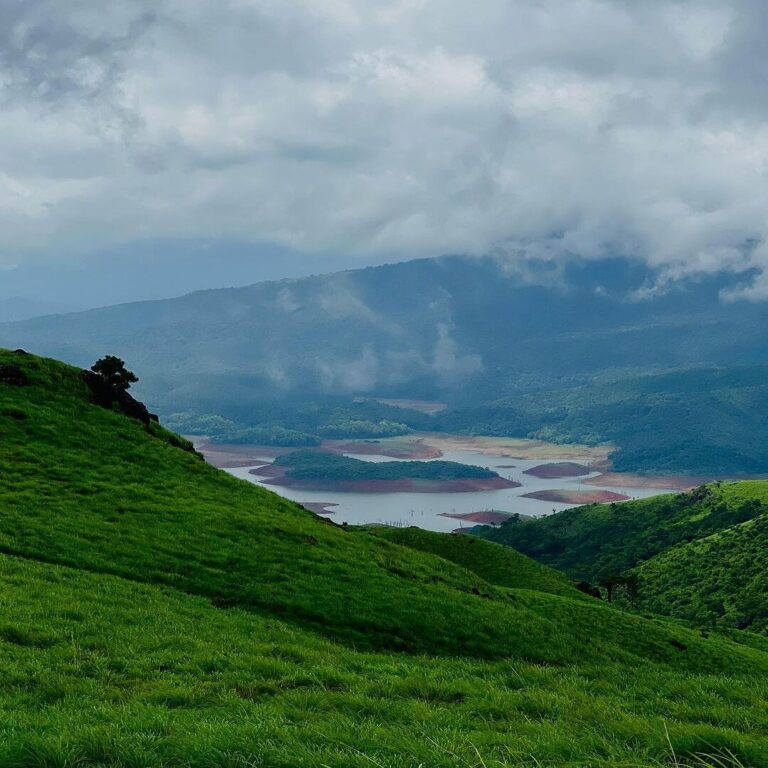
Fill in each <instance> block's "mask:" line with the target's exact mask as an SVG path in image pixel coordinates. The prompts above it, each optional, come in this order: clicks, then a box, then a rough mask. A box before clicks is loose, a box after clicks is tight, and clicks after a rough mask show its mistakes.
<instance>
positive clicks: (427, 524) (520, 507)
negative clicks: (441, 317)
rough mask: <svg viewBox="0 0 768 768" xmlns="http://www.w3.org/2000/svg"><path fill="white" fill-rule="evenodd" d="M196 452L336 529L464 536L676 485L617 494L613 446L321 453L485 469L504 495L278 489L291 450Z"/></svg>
mask: <svg viewBox="0 0 768 768" xmlns="http://www.w3.org/2000/svg"><path fill="white" fill-rule="evenodd" d="M194 443H195V445H196V447H197V448H198V450H200V451H201V452H202V453H203V455H204V456H205V457H206V459H207V460H208V461H210V462H211V463H213V464H214V465H216V466H220V467H222V468H225V469H226V470H227V471H228V472H230V474H233V475H234V476H235V477H239V478H241V479H244V480H248V481H249V482H253V483H256V484H259V485H262V486H265V487H269V488H271V489H272V490H275V491H276V492H278V493H280V494H281V495H283V496H285V497H286V498H289V499H291V500H293V501H297V502H299V503H300V504H303V505H304V506H306V507H307V508H308V509H311V510H312V511H315V512H319V513H320V514H324V515H328V516H329V519H331V520H333V522H335V523H338V524H341V523H347V524H350V525H358V524H387V525H394V526H408V525H416V526H419V527H421V528H425V529H428V530H433V531H453V530H468V529H470V528H472V527H473V526H474V525H476V524H481V523H483V522H485V523H489V522H492V523H493V524H499V523H500V522H502V521H503V520H505V519H509V518H510V517H512V516H514V515H520V516H522V517H523V518H526V517H540V516H542V515H551V514H552V512H553V510H554V511H561V510H564V509H568V508H569V507H572V506H574V505H576V504H588V503H594V502H601V501H616V500H618V499H619V498H621V499H631V498H646V497H649V496H653V495H656V494H659V493H664V492H668V490H669V487H670V481H667V483H666V484H665V486H664V487H654V484H653V483H650V484H648V485H646V484H644V479H643V478H628V482H626V483H623V484H619V485H617V484H616V483H615V482H614V478H613V475H612V474H611V473H610V471H609V472H607V473H606V472H605V471H604V470H608V469H609V462H608V460H607V455H608V452H609V451H610V446H602V447H589V446H579V445H565V446H563V445H555V444H552V443H546V442H544V441H541V440H523V439H511V438H468V437H464V436H461V435H445V434H434V433H415V434H411V435H407V436H403V437H394V438H384V439H381V440H364V441H362V440H360V441H326V442H324V443H323V445H322V449H323V450H324V451H328V452H330V453H331V454H337V455H344V456H349V457H352V458H357V459H361V460H365V461H368V462H373V463H384V462H390V461H392V460H393V459H394V460H399V461H403V462H410V461H421V462H432V461H435V460H438V459H440V460H444V461H450V462H457V463H460V464H463V465H474V466H480V467H484V468H488V469H489V470H491V471H492V472H495V473H496V474H497V475H499V477H500V478H501V479H503V480H505V481H506V484H505V486H502V487H492V486H493V485H494V484H495V483H496V482H497V481H493V480H491V481H479V482H488V483H490V487H473V484H476V483H477V482H478V481H472V482H468V481H464V483H462V484H454V485H449V484H447V483H446V482H443V483H442V484H438V485H437V486H434V485H433V486H432V487H430V486H429V485H427V484H425V483H424V481H420V482H422V485H421V487H420V488H419V489H418V490H416V489H414V488H413V487H410V488H408V487H403V486H402V484H401V485H399V486H398V485H393V484H392V483H390V484H389V485H388V486H387V485H386V484H381V483H376V482H372V481H368V482H367V483H363V484H362V485H361V484H357V485H355V486H351V485H349V484H347V485H346V486H345V485H344V484H343V483H339V482H332V481H330V480H326V482H319V481H317V480H316V481H314V483H310V485H311V486H312V487H309V486H307V485H306V484H305V483H290V482H288V483H286V482H284V481H282V482H281V481H278V482H273V481H272V478H273V477H274V475H275V473H277V474H278V475H284V472H282V471H281V470H280V469H279V468H273V467H272V466H271V464H272V462H273V461H274V460H275V458H276V457H277V456H279V455H289V454H287V453H286V450H289V449H279V448H275V447H273V446H262V447H259V446H238V445H222V444H211V443H210V442H208V441H207V440H206V439H205V438H203V437H199V436H198V437H195V438H194ZM574 464H578V465H579V466H581V467H584V468H585V469H586V472H585V474H578V475H576V476H574V475H573V471H574V470H573V467H574ZM558 467H562V469H561V470H558ZM580 471H581V470H580ZM538 475H543V476H538ZM558 475H560V476H558ZM562 475H565V476H562ZM587 483H588V484H587ZM698 484H699V480H698V478H692V477H678V478H676V479H675V481H674V483H673V484H672V486H671V487H672V488H673V489H677V490H684V489H687V488H692V487H694V486H696V485H698Z"/></svg>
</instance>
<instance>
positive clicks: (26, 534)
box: [0, 351, 768, 768]
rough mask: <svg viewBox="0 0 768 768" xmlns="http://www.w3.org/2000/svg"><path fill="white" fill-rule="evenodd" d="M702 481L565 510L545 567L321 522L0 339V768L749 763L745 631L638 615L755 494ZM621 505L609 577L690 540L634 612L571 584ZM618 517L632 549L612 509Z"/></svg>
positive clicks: (746, 518)
mask: <svg viewBox="0 0 768 768" xmlns="http://www.w3.org/2000/svg"><path fill="white" fill-rule="evenodd" d="M139 373H140V371H139ZM712 493H713V500H711V501H710V500H708V499H698V498H697V499H696V500H695V501H693V502H688V503H687V505H686V504H683V502H682V501H681V500H679V498H678V497H668V498H667V500H666V502H664V501H663V500H660V501H658V502H654V503H658V504H662V503H667V504H673V505H674V507H675V509H677V508H678V507H679V514H678V516H677V517H676V518H675V519H674V520H673V521H670V522H669V524H668V525H665V524H664V516H663V515H662V513H661V512H660V511H654V510H655V508H653V507H651V508H647V507H645V506H644V505H635V506H634V507H630V506H629V505H617V507H618V511H617V510H612V509H611V508H610V507H599V508H592V509H591V513H592V515H594V516H596V518H595V519H594V520H591V519H590V518H589V517H580V518H578V525H577V524H576V523H574V525H575V526H576V529H574V535H575V532H576V530H577V529H578V530H580V531H581V532H582V533H581V534H579V537H577V538H576V540H577V541H583V542H584V543H583V544H582V546H581V548H580V549H578V550H577V552H576V554H575V555H574V556H573V557H574V565H573V566H571V565H569V564H568V562H567V560H566V559H567V557H568V555H567V554H566V552H565V550H564V549H561V550H560V554H559V555H558V557H559V558H560V562H561V564H562V567H564V568H567V569H568V570H569V571H572V572H571V573H569V574H565V573H562V572H560V571H558V570H556V569H553V568H552V567H550V566H549V565H547V564H545V563H540V562H535V561H533V560H531V559H530V558H529V557H527V556H526V555H524V554H521V553H519V552H517V551H515V550H514V549H512V548H510V547H504V546H500V545H499V544H496V543H493V542H489V541H484V540H482V539H479V538H474V537H471V536H451V535H443V534H435V533H427V532H421V531H412V530H392V529H383V528H378V529H372V530H370V529H353V528H349V527H347V528H345V527H339V526H336V525H333V524H332V523H329V522H327V521H323V520H321V519H319V518H317V517H316V516H315V515H313V514H311V513H310V512H307V511H306V510H303V509H302V508H301V507H300V506H298V505H296V504H294V503H292V502H290V501H287V500H285V499H282V498H280V497H279V496H277V495H276V494H273V493H271V492H270V491H269V490H267V489H264V488H260V487H258V486H255V485H253V484H251V483H247V482H243V481H241V480H237V479H235V478H233V477H231V476H229V475H227V474H226V473H224V472H221V471H219V470H216V469H215V468H213V467H212V466H210V465H207V464H206V463H204V462H203V461H202V460H201V459H200V457H199V455H197V454H196V453H195V452H194V450H193V449H192V447H191V446H190V445H189V444H188V443H187V442H185V441H184V440H182V439H181V438H179V437H178V436H176V435H174V434H173V433H170V432H168V431H166V430H165V429H164V428H163V427H162V426H160V424H159V423H158V422H156V421H155V420H154V419H153V418H152V417H151V416H150V415H149V414H147V413H146V410H142V409H141V408H139V407H138V405H137V404H136V403H135V401H133V400H132V399H131V398H130V396H129V395H127V393H125V392H122V391H118V390H117V389H115V388H114V387H113V386H112V385H111V384H110V383H109V381H106V380H105V379H104V378H103V376H101V375H100V374H98V373H96V374H93V375H91V374H86V373H84V372H83V371H81V370H79V369H77V368H72V367H69V366H65V365H62V364H60V363H57V362H55V361H52V360H46V359H42V358H38V357H33V356H31V355H25V354H20V353H13V352H6V351H0V541H1V542H2V548H1V551H2V554H0V589H1V590H2V592H1V594H2V612H1V614H0V650H2V668H1V670H0V674H1V677H0V711H1V712H2V717H0V764H2V765H8V766H29V767H30V768H31V767H32V766H62V767H63V766H82V767H83V768H91V767H93V768H95V767H96V766H99V767H106V766H135V767H137V768H138V767H139V766H147V767H148V766H179V767H180V768H202V767H203V766H270V768H272V767H277V768H303V767H306V768H310V767H311V768H316V767H317V766H331V767H332V768H363V767H365V768H370V766H372V765H375V766H380V767H382V768H404V767H405V766H418V765H422V766H430V768H431V767H433V766H434V767H435V768H447V767H451V768H453V767H456V768H459V766H461V768H467V767H468V766H471V767H472V768H482V766H530V765H541V766H552V765H568V766H585V767H586V766H627V767H628V766H644V767H645V766H668V765H679V766H694V765H695V766H712V767H714V766H718V768H722V766H732V767H733V766H752V767H755V768H760V767H761V766H768V712H766V708H765V700H766V698H768V638H766V637H765V634H764V632H763V623H761V622H760V621H754V622H752V624H750V626H749V629H748V630H743V629H742V630H739V629H736V628H734V627H735V626H736V624H735V623H731V622H728V623H721V622H720V621H713V622H711V625H710V624H707V625H706V626H703V625H701V624H699V623H694V622H690V621H681V620H678V619H674V618H669V617H668V615H664V616H659V615H657V614H656V613H655V608H656V606H659V605H662V604H664V603H667V606H669V604H670V601H671V598H672V595H673V594H674V595H677V596H678V597H679V596H680V595H682V594H683V592H684V591H687V592H688V593H689V594H692V595H693V594H698V593H701V594H704V593H706V592H707V591H708V586H709V584H708V580H710V581H711V580H712V579H714V575H710V574H709V573H707V568H706V566H707V564H708V563H712V562H713V556H714V554H716V553H718V552H720V553H724V556H723V558H722V565H721V568H722V575H725V574H726V573H728V572H730V571H729V569H735V568H742V567H743V566H744V565H745V564H747V565H749V558H750V557H753V556H755V555H756V552H755V551H754V550H753V548H752V547H753V545H752V543H751V542H753V541H758V542H759V541H760V539H759V535H762V534H761V533H760V531H761V529H762V527H764V526H763V519H764V512H763V511H762V501H761V500H760V499H761V496H764V495H765V493H766V484H750V483H745V484H738V485H733V486H728V487H726V486H723V487H722V489H718V490H712ZM753 505H761V506H760V511H758V510H757V508H756V507H754V506H753ZM630 508H631V509H633V511H634V515H633V516H628V517H627V524H628V526H629V527H628V528H627V530H629V531H630V533H631V535H630V536H628V537H627V536H624V538H625V539H626V541H627V544H626V545H625V546H626V547H629V548H630V551H624V553H623V556H621V557H618V558H617V559H616V560H615V565H616V567H618V566H621V567H632V564H633V563H634V562H635V560H636V558H637V557H638V556H642V557H645V556H647V555H648V554H649V551H648V547H651V549H658V548H659V547H660V546H667V545H669V546H668V548H667V549H666V550H664V552H663V553H660V556H661V557H670V556H672V555H673V553H677V552H678V548H686V547H692V548H694V551H693V554H692V555H690V557H692V558H694V559H693V560H692V561H690V563H689V564H688V565H687V566H686V567H685V568H683V569H682V570H680V571H679V576H678V578H679V580H680V581H679V582H678V583H676V584H674V585H673V584H672V583H671V582H669V581H668V578H669V577H665V578H664V579H662V578H661V577H658V578H657V577H656V575H655V574H653V576H654V583H657V584H659V590H657V591H656V592H655V593H654V594H655V595H657V599H656V602H654V603H651V602H647V603H644V607H643V609H642V611H643V612H642V613H638V612H635V610H634V609H633V608H632V606H631V605H630V604H626V605H623V604H621V603H620V601H618V600H617V599H614V601H613V602H612V603H609V602H608V601H607V600H605V599H602V600H601V599H597V598H596V597H592V596H590V595H589V594H587V593H586V591H584V590H586V589H587V587H585V586H584V585H581V589H577V588H575V586H574V582H573V574H574V573H575V572H576V570H578V571H579V573H583V574H587V573H591V570H590V569H592V568H597V569H600V571H601V572H602V570H603V569H607V570H608V571H612V570H613V569H614V564H613V563H610V564H609V563H608V561H607V560H606V559H605V558H603V557H601V551H600V549H599V547H597V548H596V549H595V550H593V551H590V550H589V545H588V544H587V543H586V536H587V533H588V531H589V530H590V528H591V529H592V531H593V533H592V535H591V539H592V540H593V546H595V544H594V542H595V541H597V540H598V539H600V538H601V537H603V536H604V535H605V537H606V544H609V543H611V542H612V543H613V546H614V547H619V541H620V539H621V538H622V537H621V536H620V535H619V532H618V528H615V527H614V528H612V527H611V526H612V525H614V523H612V522H611V520H616V519H618V518H616V515H617V514H620V511H621V510H624V509H627V510H629V509H630ZM683 508H684V509H683ZM595 510H597V511H595ZM598 512H599V514H598ZM646 513H647V517H646V521H647V524H648V527H649V529H650V527H651V526H653V525H656V524H657V523H661V524H662V527H660V528H659V530H660V531H662V532H663V536H664V541H663V542H661V543H660V544H659V543H657V542H655V541H654V540H653V537H652V536H649V534H647V533H645V532H643V531H644V529H643V528H642V526H636V527H632V526H633V525H634V524H633V523H632V522H631V521H632V519H633V517H635V516H638V515H639V516H645V515H646ZM712 515H714V518H713V520H714V522H711V523H701V526H700V528H698V529H697V527H696V526H697V520H702V521H703V520H706V518H707V517H710V516H712ZM566 519H567V518H566ZM552 520H553V522H552V523H550V524H554V520H555V518H552ZM686 520H687V522H684V521H686ZM681 521H683V526H682V527H683V528H684V529H685V535H684V536H683V537H681V536H680V535H679V532H678V526H677V525H676V524H675V523H676V522H681ZM519 525H520V530H523V529H524V528H526V527H528V526H534V525H537V523H519ZM723 525H725V527H723ZM606 526H607V527H606ZM740 526H741V528H740ZM539 530H545V529H539ZM697 530H698V532H699V533H700V534H701V537H699V538H695V540H691V541H686V537H687V536H688V535H689V534H690V535H692V536H694V537H696V536H697V535H698V534H697ZM740 530H744V531H746V532H747V533H746V534H745V535H744V536H741V535H740V533H739V531H740ZM610 531H614V535H613V536H612V537H611V538H608V536H607V533H609V532H610ZM582 534H583V538H581V537H582ZM721 540H722V542H723V546H722V547H721ZM553 546H554V539H553ZM755 546H757V545H755ZM766 551H768V547H763V548H762V553H763V555H761V556H763V557H764V553H765V552H766ZM603 554H606V553H605V552H604V553H603ZM687 557H689V556H688V555H685V554H684V553H683V552H682V551H680V552H679V555H677V554H675V558H676V559H677V560H678V563H684V562H687V560H686V558H687ZM593 561H594V563H596V564H597V565H592V564H591V563H592V562H593ZM650 562H653V560H651V561H650ZM659 562H661V561H659ZM699 566H703V567H701V568H700V567H699ZM660 567H661V566H660ZM670 567H671V564H670ZM664 570H665V572H667V573H668V569H666V566H665V569H664ZM765 573H766V569H765V567H764V565H762V566H760V564H759V563H758V564H755V565H754V567H751V570H747V571H743V572H742V579H743V580H744V581H745V582H746V581H748V580H752V581H751V584H750V586H751V589H752V591H754V590H755V588H760V587H764V583H763V581H761V579H764V578H765V576H764V575H765ZM651 575H652V574H650V573H649V574H648V578H649V580H650V578H651ZM726 586H728V589H729V591H730V592H731V593H732V594H735V593H736V592H738V591H739V589H742V588H743V589H742V591H743V592H744V593H746V592H748V590H747V589H746V587H747V584H742V585H741V587H740V586H739V585H738V584H737V583H736V582H734V583H732V584H730V585H727V583H726ZM764 592H765V590H763V593H764ZM604 596H605V595H604ZM667 596H668V597H667ZM723 599H724V600H727V599H730V598H727V596H726V595H725V593H723ZM715 607H716V606H715ZM673 612H674V611H672V610H671V609H669V607H667V608H665V610H664V613H665V614H669V613H673ZM726 615H727V614H726ZM703 618H704V619H705V620H707V621H708V617H703Z"/></svg>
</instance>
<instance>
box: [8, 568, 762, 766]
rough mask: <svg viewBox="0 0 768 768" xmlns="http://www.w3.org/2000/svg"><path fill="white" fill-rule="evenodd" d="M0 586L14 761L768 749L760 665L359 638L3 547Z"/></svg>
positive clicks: (467, 759)
mask: <svg viewBox="0 0 768 768" xmlns="http://www.w3.org/2000/svg"><path fill="white" fill-rule="evenodd" d="M0 589H2V621H1V622H0V652H2V664H1V665H0V764H2V765H4V766H9V765H10V766H41V765H45V766H65V765H70V766H75V765H82V766H117V765H121V766H123V765H130V766H159V765H168V766H171V765H173V766H249V765H254V766H262V765H263V766H284V767H285V768H297V767H298V766H313V767H314V766H322V765H328V766H334V768H335V767H336V766H338V767H339V768H343V767H345V766H349V768H352V767H353V766H354V767H355V768H358V767H361V766H371V765H378V766H384V767H386V768H390V767H391V768H395V767H397V768H404V767H405V766H408V767H410V766H418V765H423V766H430V767H432V766H434V767H435V768H437V767H438V766H446V767H447V766H465V767H467V766H470V767H477V768H481V766H513V765H514V766H525V765H530V766H535V765H570V766H588V765H614V766H648V765H653V764H656V763H663V764H668V763H671V762H672V749H673V750H674V753H675V755H676V756H677V759H678V760H679V761H680V764H685V765H690V764H692V760H693V755H695V754H696V753H699V752H704V753H707V754H720V755H723V756H724V755H727V754H728V752H731V753H733V755H734V756H736V757H737V758H738V760H740V761H741V762H742V763H743V764H745V765H753V766H763V765H768V711H766V709H765V707H764V701H765V698H766V696H767V695H768V683H767V682H766V679H765V677H760V676H755V675H750V674H748V673H745V674H744V675H741V676H739V675H723V674H719V673H717V672H715V671H713V672H712V673H709V674H692V673H686V672H678V671H674V670H671V669H669V668H665V667H663V666H657V665H652V664H648V663H638V664H637V665H629V666H628V665H625V664H616V663H608V664H606V663H604V662H602V661H601V660H600V659H597V658H596V659H595V660H594V663H589V662H586V661H585V662H584V663H582V664H579V665H575V666H566V667H563V666H550V665H541V664H531V663H526V662H523V661H520V660H503V661H495V662H487V661H486V662H483V661H477V660H472V659H460V658H443V659H439V658H430V657H425V656H408V655H402V654H376V653H365V652H356V651H353V650H350V649H347V648H345V647H343V646H339V645H338V644H335V643H332V642H329V641H328V640H326V639H323V638H322V637H320V636H318V635H316V634H313V633H311V632H306V631H303V630H299V629H296V628H295V627H291V626H289V625H287V624H285V623H284V622H282V621H279V620H275V619H270V618H263V617H260V616H255V615H253V614H252V613H250V612H246V611H242V610H240V609H236V608H235V609H231V610H222V609H217V608H215V607H213V606H212V605H211V603H210V602H209V601H207V600H205V599H203V598H199V597H194V596H188V595H183V594H181V593H178V592H177V591H175V590H171V589H168V588H162V587H154V586H146V585H141V584H136V583H132V582H128V581H126V580H124V579H120V578H117V577H111V576H103V575H96V574H89V573H83V572H78V571H76V570H74V569H70V568H63V567H57V566H50V565H45V564H39V563H32V562H28V561H23V560H19V559H16V558H9V557H0ZM755 655H756V656H757V655H758V654H755ZM665 728H666V729H668V731H669V742H668V741H667V736H666V734H665ZM670 743H671V745H672V748H671V749H670ZM725 765H730V766H735V765H736V763H734V762H728V763H725Z"/></svg>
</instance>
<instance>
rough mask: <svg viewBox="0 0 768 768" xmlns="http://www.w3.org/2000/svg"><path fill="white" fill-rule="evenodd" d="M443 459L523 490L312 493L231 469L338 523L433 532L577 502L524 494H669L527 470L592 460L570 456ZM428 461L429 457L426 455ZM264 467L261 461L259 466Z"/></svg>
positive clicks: (451, 455)
mask: <svg viewBox="0 0 768 768" xmlns="http://www.w3.org/2000/svg"><path fill="white" fill-rule="evenodd" d="M345 455H346V456H351V457H353V458H359V459H362V460H364V461H375V462H379V461H397V459H392V458H391V457H388V456H376V455H357V454H354V453H347V454H345ZM441 460H443V461H456V462H460V463H462V464H474V465H476V466H480V467H487V468H488V469H492V470H493V471H495V472H498V474H499V475H501V476H502V477H506V478H508V479H509V480H513V481H515V482H518V483H521V486H520V487H518V488H504V489H501V490H491V491H472V492H467V493H359V492H344V491H308V490H298V489H295V488H283V487H281V486H277V485H269V484H265V483H264V482H263V480H264V478H261V477H258V476H255V475H252V474H250V470H251V469H252V468H253V467H238V468H235V469H227V472H229V473H230V474H232V475H234V476H235V477H239V478H242V479H244V480H248V481H250V482H252V483H255V484H256V485H263V486H264V487H265V488H269V490H271V491H275V492H276V493H278V494H280V495H281V496H284V497H285V498H288V499H291V500H292V501H296V502H298V503H300V504H311V505H313V506H314V505H319V504H328V505H335V506H330V507H329V509H330V512H331V513H330V514H328V515H323V516H324V517H328V519H330V520H332V521H333V522H335V523H339V524H341V523H349V524H350V525H363V524H370V523H378V524H384V525H396V526H410V525H415V526H418V527H419V528H425V529H427V530H431V531H453V530H457V529H460V528H470V527H472V526H473V525H475V524H476V523H473V522H470V521H462V520H461V519H457V518H453V517H446V516H445V515H446V514H452V515H453V514H466V513H472V512H482V511H487V510H498V511H501V512H509V513H513V514H514V513H518V514H521V515H531V516H533V517H540V516H542V515H548V514H552V512H553V511H555V512H559V511H561V510H563V509H568V508H570V507H573V506H576V505H574V504H572V503H571V504H567V503H557V502H552V501H541V500H539V499H530V498H524V496H525V494H529V493H535V492H540V491H552V490H566V491H600V490H605V491H610V492H612V493H619V494H623V495H624V496H628V497H629V498H631V499H634V498H646V497H649V496H656V495H658V494H661V493H670V491H669V490H660V489H658V488H635V487H618V488H617V487H615V486H607V485H606V486H605V487H602V486H600V485H599V484H593V483H589V484H586V483H584V481H585V480H588V479H591V478H594V477H598V476H599V474H600V473H598V472H592V473H590V474H589V475H585V476H582V477H562V478H554V479H552V478H540V477H535V476H533V475H527V474H525V472H526V470H529V469H532V468H534V467H538V466H541V465H542V464H551V463H559V462H563V461H568V462H576V463H581V464H584V465H586V466H589V462H590V459H589V458H583V459H579V458H575V457H573V456H569V457H568V458H567V459H557V458H548V459H545V460H542V459H535V460H531V459H515V458H510V457H509V456H501V455H492V454H490V455H489V454H487V453H483V452H481V451H445V452H444V455H443V456H442V457H441ZM271 461H272V459H271V458H269V457H266V456H265V457H264V459H263V462H262V464H263V463H270V462H271ZM425 461H429V459H425ZM254 466H260V464H254Z"/></svg>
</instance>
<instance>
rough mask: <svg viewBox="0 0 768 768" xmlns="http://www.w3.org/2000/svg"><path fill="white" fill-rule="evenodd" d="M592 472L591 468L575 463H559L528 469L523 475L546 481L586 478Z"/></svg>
mask: <svg viewBox="0 0 768 768" xmlns="http://www.w3.org/2000/svg"><path fill="white" fill-rule="evenodd" d="M590 472H591V470H590V468H589V467H585V466H584V465H583V464H577V463H576V462H575V461H558V462H553V463H551V464H540V465H539V466H538V467H531V469H526V470H525V472H524V473H523V474H525V475H531V476H532V477H538V478H541V479H546V480H554V479H556V478H561V477H584V476H586V475H588V474H589V473H590Z"/></svg>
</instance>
